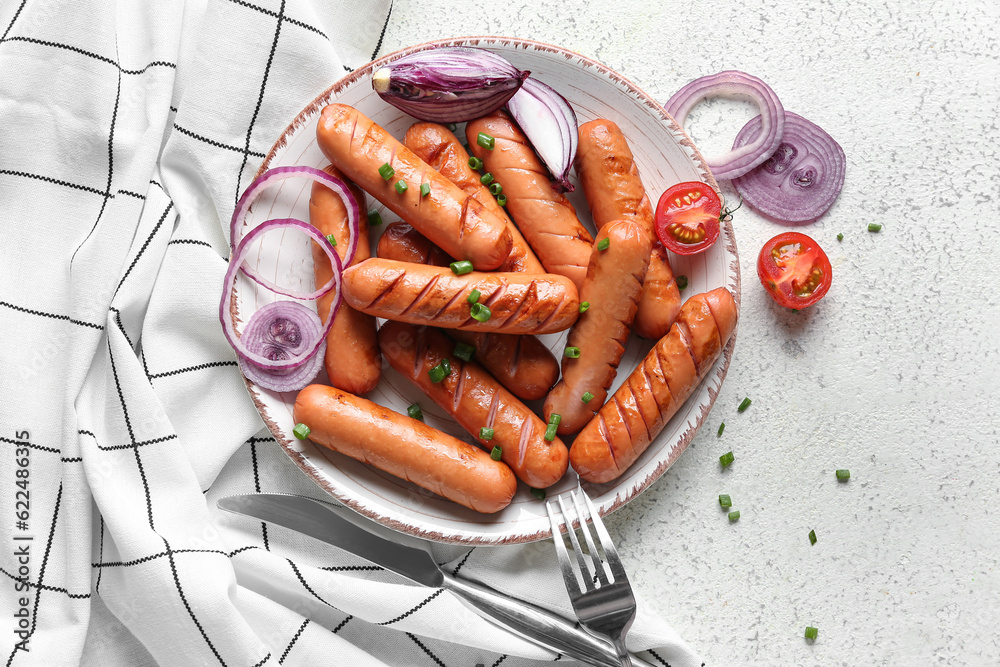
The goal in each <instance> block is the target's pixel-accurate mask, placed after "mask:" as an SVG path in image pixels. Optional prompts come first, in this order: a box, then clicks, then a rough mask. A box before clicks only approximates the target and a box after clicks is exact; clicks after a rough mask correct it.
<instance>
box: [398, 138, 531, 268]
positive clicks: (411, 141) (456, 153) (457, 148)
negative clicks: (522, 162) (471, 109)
mask: <svg viewBox="0 0 1000 667" xmlns="http://www.w3.org/2000/svg"><path fill="white" fill-rule="evenodd" d="M403 145H404V146H406V147H407V148H409V149H410V150H411V151H413V152H414V153H415V154H416V155H417V157H419V158H420V159H421V160H423V161H424V162H426V163H427V164H429V165H430V166H432V167H434V168H435V169H437V170H438V171H439V172H441V175H442V176H444V177H445V178H447V179H448V180H449V181H451V182H452V183H454V184H455V185H457V186H458V187H459V189H460V190H461V191H462V192H464V193H465V194H467V195H469V196H470V197H473V198H474V199H475V200H476V201H478V202H479V203H480V204H482V205H483V206H485V207H486V208H487V209H489V210H492V211H493V212H494V213H495V214H497V216H498V217H501V218H503V219H504V220H506V221H507V229H508V230H509V231H510V236H511V239H512V240H513V246H512V247H511V250H510V254H509V255H508V256H507V259H505V260H504V262H503V264H501V265H500V268H499V269H497V270H498V271H512V272H515V273H518V272H520V273H545V269H543V268H542V265H541V263H540V262H539V261H538V258H537V257H535V253H533V252H531V248H529V247H528V242H527V241H525V240H524V237H523V236H521V232H519V231H517V227H515V226H514V224H513V223H512V222H510V219H509V218H508V217H507V214H506V213H505V212H504V210H503V207H501V206H500V204H498V203H497V200H496V199H494V198H493V195H491V194H490V191H489V190H487V189H486V186H485V185H483V183H482V181H481V180H480V176H479V173H478V172H477V171H475V170H474V169H473V168H472V167H470V166H469V154H468V153H466V152H465V148H463V147H462V144H461V143H459V141H458V138H457V137H456V136H455V135H454V134H452V132H451V130H449V129H448V128H446V127H445V126H444V125H439V124H438V123H414V124H413V125H411V126H410V129H408V130H407V131H406V136H405V137H403Z"/></svg>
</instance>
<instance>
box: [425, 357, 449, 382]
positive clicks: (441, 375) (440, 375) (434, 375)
mask: <svg viewBox="0 0 1000 667" xmlns="http://www.w3.org/2000/svg"><path fill="white" fill-rule="evenodd" d="M445 361H447V359H446V360H445ZM450 374H451V364H448V367H447V368H446V367H445V365H444V361H442V362H441V363H440V364H438V365H437V366H435V367H434V368H432V369H430V370H429V371H427V376H428V377H430V379H431V382H433V383H434V384H437V383H438V382H440V381H441V380H443V379H445V378H446V377H448V375H450Z"/></svg>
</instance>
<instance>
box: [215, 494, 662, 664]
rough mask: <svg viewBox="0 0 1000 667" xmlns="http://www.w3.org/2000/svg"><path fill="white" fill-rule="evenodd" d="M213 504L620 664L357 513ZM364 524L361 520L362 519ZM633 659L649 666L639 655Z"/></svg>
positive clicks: (545, 642)
mask: <svg viewBox="0 0 1000 667" xmlns="http://www.w3.org/2000/svg"><path fill="white" fill-rule="evenodd" d="M218 506H219V508H220V509H223V510H225V511H227V512H232V513H234V514H241V515H244V516H249V517H253V518H255V519H260V520H261V521H267V522H269V523H273V524H275V525H278V526H283V527H285V528H288V529H290V530H294V531H297V532H299V533H302V534H304V535H308V536H310V537H312V538H315V539H317V540H320V541H321V542H325V543H326V544H330V545H333V546H335V547H338V548H340V549H343V550H344V551H348V552H350V553H352V554H354V555H356V556H360V557H361V558H364V559H366V560H369V561H371V562H372V563H375V564H376V565H381V566H382V567H384V568H386V569H387V570H391V571H392V572H395V573H396V574H399V575H400V576H403V577H405V578H407V579H409V580H411V581H413V582H416V583H418V584H421V585H423V586H429V587H433V588H444V589H446V590H448V591H450V592H451V593H453V594H454V595H455V596H457V597H458V598H459V600H461V601H462V602H463V603H464V604H465V605H466V606H467V607H469V608H470V609H471V610H472V611H474V612H476V613H477V614H479V615H480V616H482V617H483V618H486V619H488V620H490V621H491V622H494V623H497V624H499V625H501V626H502V627H504V628H506V629H507V630H509V631H510V632H513V633H514V634H516V635H518V636H519V637H523V638H524V639H527V640H529V641H531V642H533V643H535V644H537V645H539V646H542V647H543V648H547V649H549V650H551V651H555V652H557V653H563V654H565V655H566V656H568V657H571V658H574V659H576V660H579V661H581V662H584V663H586V664H588V665H598V666H599V667H620V665H621V662H620V660H619V659H618V657H617V654H616V653H615V650H614V648H613V647H612V645H611V644H610V643H609V642H607V641H605V640H604V639H602V638H598V637H595V636H594V635H591V634H590V633H588V632H587V631H586V630H584V629H583V628H581V627H580V626H579V625H577V624H574V623H572V622H570V621H568V620H567V619H565V618H563V617H561V616H558V615H556V614H553V613H551V612H549V611H547V610H545V609H542V608H541V607H537V606H535V605H533V604H531V603H529V602H525V601H524V600H519V599H517V598H513V597H510V596H508V595H505V594H504V593H500V592H499V591H496V590H495V589H492V588H490V587H488V586H485V585H483V584H479V583H476V582H473V581H471V580H468V579H464V578H461V577H456V576H454V575H452V574H451V573H449V572H447V571H445V570H442V569H441V568H440V567H438V564H437V562H436V561H435V560H434V558H433V557H432V556H431V554H430V552H429V551H427V550H426V548H422V545H423V544H425V543H423V542H422V541H419V540H414V539H412V538H406V540H405V541H406V543H405V544H401V543H399V542H397V541H396V540H395V539H394V540H389V539H387V538H386V537H384V536H382V535H379V534H376V532H374V531H377V530H378V528H380V527H376V526H375V524H372V529H371V530H369V529H368V526H365V527H362V526H363V525H364V524H365V523H369V522H367V521H365V520H363V519H361V517H357V519H356V521H349V520H348V519H346V518H344V517H343V516H341V515H340V514H339V513H338V511H337V509H336V508H334V507H333V506H332V505H330V504H328V503H325V502H322V501H320V500H315V499H313V498H307V497H305V496H297V495H292V494H282V493H255V494H246V495H238V496H227V497H225V498H220V499H219V501H218ZM362 522H364V523H362ZM633 662H634V663H635V664H636V665H639V666H640V667H643V666H644V667H650V665H649V663H647V662H645V661H642V660H640V659H634V660H633Z"/></svg>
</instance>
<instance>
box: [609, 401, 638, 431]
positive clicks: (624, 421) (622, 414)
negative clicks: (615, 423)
mask: <svg viewBox="0 0 1000 667" xmlns="http://www.w3.org/2000/svg"><path fill="white" fill-rule="evenodd" d="M611 402H612V403H613V404H614V406H615V410H617V411H618V418H619V419H621V422H622V424H624V425H625V432H626V433H627V434H628V439H629V441H630V442H632V441H633V440H632V426H631V425H629V423H628V417H627V416H626V415H625V409H624V408H622V404H621V402H620V401H619V400H618V393H617V392H616V393H615V394H614V395H613V396H612V397H611Z"/></svg>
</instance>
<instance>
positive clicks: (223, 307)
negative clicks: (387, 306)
mask: <svg viewBox="0 0 1000 667" xmlns="http://www.w3.org/2000/svg"><path fill="white" fill-rule="evenodd" d="M285 228H295V229H299V230H301V231H303V232H305V233H306V234H308V235H309V236H310V237H312V239H313V240H314V241H316V242H317V243H318V244H319V246H320V247H321V248H322V249H323V251H324V252H325V253H326V255H327V257H329V258H330V264H331V266H332V268H333V277H332V278H331V279H330V282H331V283H333V290H334V298H333V300H332V301H331V302H330V311H329V313H328V315H327V318H326V324H325V325H323V326H321V327H320V330H319V332H318V333H317V334H315V336H314V335H313V333H312V332H311V330H310V331H305V330H302V329H300V331H301V333H302V335H303V340H302V342H301V346H297V347H296V349H297V350H301V351H300V352H297V353H295V354H292V355H291V356H288V357H287V358H284V359H277V358H272V357H271V356H268V355H266V354H261V353H260V352H259V351H255V350H253V349H250V348H249V347H248V346H247V345H245V344H244V342H243V340H242V338H241V337H240V336H239V335H237V333H236V328H235V326H234V325H233V316H232V315H231V314H230V312H229V301H230V294H231V289H232V285H233V281H234V280H235V279H236V272H237V271H239V268H240V267H241V266H242V264H243V262H244V261H245V260H246V257H247V255H248V254H249V253H250V250H251V246H252V245H253V243H254V241H255V240H256V239H257V238H259V237H260V236H261V235H263V234H265V233H266V232H268V231H271V230H274V229H285ZM342 270H343V265H342V264H341V262H340V257H339V256H338V255H337V253H336V252H334V250H333V246H332V245H330V243H329V242H328V241H327V240H326V237H325V236H323V235H322V234H321V233H320V231H319V230H318V229H316V228H315V227H313V226H312V225H310V224H308V223H306V222H303V221H301V220H296V219H294V218H284V219H279V220H268V221H266V222H264V223H262V224H260V225H259V226H257V227H254V228H253V229H252V230H250V231H249V232H248V233H247V235H246V236H244V237H243V239H242V240H241V241H240V242H239V245H237V246H236V248H235V250H233V254H232V256H231V257H230V259H229V269H228V270H227V271H226V277H225V280H224V282H223V288H222V299H221V300H220V302H219V320H220V321H221V322H222V332H223V334H224V335H225V337H226V340H227V341H229V344H230V345H232V346H233V349H234V350H236V354H237V356H238V357H239V360H240V365H241V367H243V366H246V365H247V364H249V365H253V366H254V367H255V368H256V369H257V370H258V371H259V372H260V374H276V378H277V379H276V380H275V383H276V384H275V385H274V386H278V385H280V386H282V387H285V386H290V385H289V384H288V383H287V382H286V381H285V380H282V379H281V378H282V376H284V377H285V379H287V377H288V376H289V375H290V371H292V370H295V369H297V368H299V367H301V366H305V365H308V364H310V363H313V364H314V363H315V362H312V359H313V358H315V357H317V353H318V352H319V350H320V349H321V348H322V347H323V346H324V345H325V343H326V336H327V334H328V333H329V332H330V328H331V327H332V326H333V320H334V318H335V317H336V316H337V311H338V310H339V309H340V304H341V301H342V299H343V295H342V294H341V289H340V286H341V272H342ZM303 308H305V307H304V306H303ZM306 310H308V309H306ZM251 319H252V317H251ZM317 320H318V317H317ZM272 356H273V355H272ZM319 358H320V359H322V355H319ZM318 368H319V367H318V366H317V370H318ZM260 374H255V376H256V377H259V376H260ZM305 374H306V373H305V372H303V376H304V375H305ZM248 377H249V376H248ZM313 377H315V373H313V374H312V375H311V376H310V377H309V378H308V380H306V382H304V383H302V384H301V386H298V387H295V388H296V389H301V388H302V387H304V386H305V385H306V384H307V383H308V381H309V380H311V379H312V378H313ZM254 381H255V382H257V380H254ZM258 384H260V386H262V387H263V386H265V385H264V384H262V383H260V382H258ZM276 391H292V389H291V388H289V389H280V390H276Z"/></svg>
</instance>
